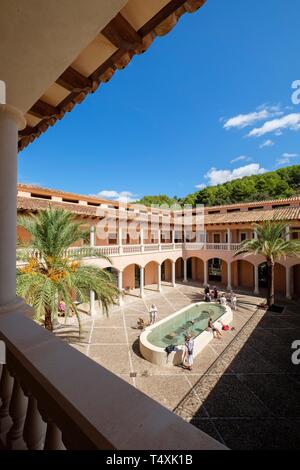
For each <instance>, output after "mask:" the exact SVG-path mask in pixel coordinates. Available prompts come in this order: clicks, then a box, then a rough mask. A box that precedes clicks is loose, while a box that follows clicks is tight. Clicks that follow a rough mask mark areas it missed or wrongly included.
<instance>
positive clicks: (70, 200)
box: [62, 197, 79, 204]
mask: <svg viewBox="0 0 300 470" xmlns="http://www.w3.org/2000/svg"><path fill="white" fill-rule="evenodd" d="M62 200H63V202H70V203H72V204H79V200H78V199H69V198H66V197H63V198H62Z"/></svg>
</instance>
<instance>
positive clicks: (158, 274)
mask: <svg viewBox="0 0 300 470" xmlns="http://www.w3.org/2000/svg"><path fill="white" fill-rule="evenodd" d="M157 290H158V292H161V264H158V265H157Z"/></svg>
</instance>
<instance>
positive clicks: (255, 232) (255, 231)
mask: <svg viewBox="0 0 300 470" xmlns="http://www.w3.org/2000/svg"><path fill="white" fill-rule="evenodd" d="M254 239H255V240H257V229H256V228H255V229H254Z"/></svg>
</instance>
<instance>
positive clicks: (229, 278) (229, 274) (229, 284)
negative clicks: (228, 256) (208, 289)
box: [227, 262, 232, 290]
mask: <svg viewBox="0 0 300 470" xmlns="http://www.w3.org/2000/svg"><path fill="white" fill-rule="evenodd" d="M231 289H232V285H231V263H230V262H228V263H227V290H231Z"/></svg>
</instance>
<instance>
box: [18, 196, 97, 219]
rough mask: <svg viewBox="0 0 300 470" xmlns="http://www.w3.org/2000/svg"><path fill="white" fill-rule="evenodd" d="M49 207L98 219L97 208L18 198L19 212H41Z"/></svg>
mask: <svg viewBox="0 0 300 470" xmlns="http://www.w3.org/2000/svg"><path fill="white" fill-rule="evenodd" d="M48 207H57V208H62V209H65V210H69V211H70V212H73V213H74V214H78V215H82V216H90V217H96V213H97V207H91V206H84V205H80V204H72V203H70V202H56V201H51V200H47V199H34V198H31V197H21V196H18V198H17V209H18V211H32V212H35V211H39V210H43V209H47V208H48Z"/></svg>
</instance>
